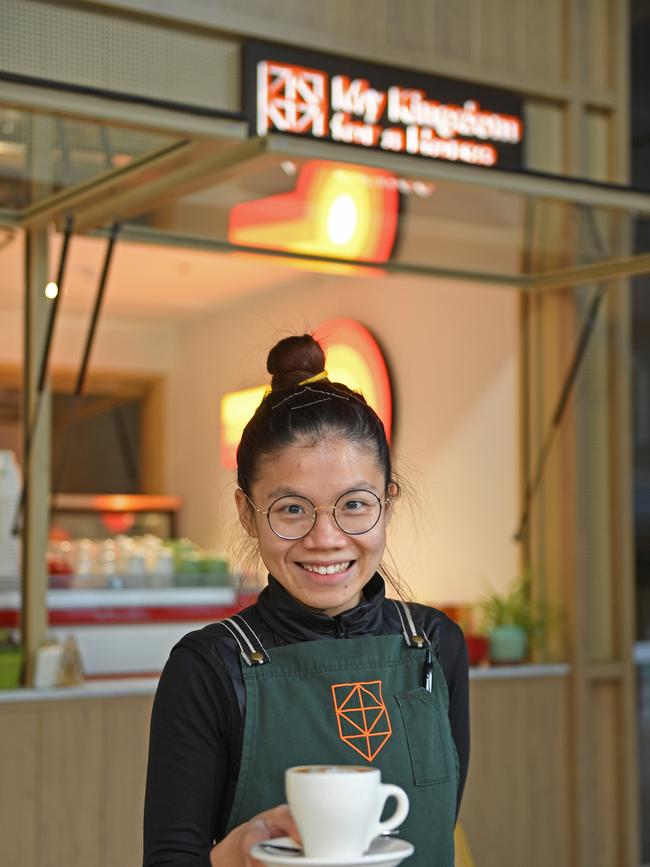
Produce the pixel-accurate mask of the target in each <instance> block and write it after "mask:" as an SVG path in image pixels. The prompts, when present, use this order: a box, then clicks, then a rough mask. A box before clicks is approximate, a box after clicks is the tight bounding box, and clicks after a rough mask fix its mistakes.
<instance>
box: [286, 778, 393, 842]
mask: <svg viewBox="0 0 650 867" xmlns="http://www.w3.org/2000/svg"><path fill="white" fill-rule="evenodd" d="M285 787H286V793H287V802H288V804H289V808H290V810H291V813H292V815H293V817H294V819H295V821H296V825H297V826H298V830H299V831H300V837H301V839H302V845H303V851H304V853H305V855H306V856H307V857H308V858H328V857H330V856H333V857H335V858H342V857H346V856H347V857H352V858H356V857H360V856H361V855H363V854H364V852H365V851H366V850H367V849H368V847H369V846H370V843H371V842H372V840H373V839H374V838H375V837H376V836H377V835H378V834H382V833H385V832H386V831H392V830H393V829H394V828H397V827H398V825H401V824H402V822H403V821H404V819H406V817H407V815H408V811H409V800H408V796H407V794H406V792H405V791H404V790H403V789H400V787H399V786H393V785H389V784H386V783H382V782H381V773H380V771H379V769H378V768H367V767H362V766H357V765H302V766H298V767H294V768H288V769H287V771H286V772H285ZM391 797H392V798H395V800H396V801H397V809H396V810H395V812H394V813H393V815H392V816H390V818H388V819H386V820H384V821H383V822H381V821H380V817H381V814H382V810H383V808H384V804H385V803H386V801H387V800H388V798H391Z"/></svg>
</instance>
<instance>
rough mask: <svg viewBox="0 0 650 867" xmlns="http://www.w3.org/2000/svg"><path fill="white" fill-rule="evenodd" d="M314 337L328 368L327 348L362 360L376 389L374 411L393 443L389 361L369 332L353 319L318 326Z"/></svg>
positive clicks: (366, 396)
mask: <svg viewBox="0 0 650 867" xmlns="http://www.w3.org/2000/svg"><path fill="white" fill-rule="evenodd" d="M314 337H315V338H316V340H318V341H319V343H320V344H321V345H322V347H323V349H324V350H325V358H326V362H325V363H326V364H327V356H328V347H331V346H333V345H335V344H343V345H347V346H350V347H352V348H353V349H356V350H357V351H358V352H359V354H360V355H361V356H362V357H363V360H364V363H365V365H366V368H367V371H368V374H369V376H370V378H371V380H372V383H373V385H374V388H375V394H376V401H375V405H374V406H373V409H374V410H375V412H376V413H377V415H378V416H379V418H380V419H381V420H382V422H383V425H384V429H385V431H386V437H387V438H388V441H389V442H390V441H391V439H392V434H393V389H392V384H391V381H390V375H389V373H388V367H387V366H386V360H385V358H384V355H383V353H382V351H381V349H380V347H379V345H378V343H377V341H376V340H375V338H374V337H373V336H372V334H371V333H370V331H368V329H367V328H364V326H363V325H361V324H360V323H359V322H357V321H355V320H354V319H346V318H338V319H330V320H328V321H327V322H323V323H322V325H319V326H318V328H317V329H316V331H315V332H314ZM364 397H365V398H366V399H368V397H369V395H367V394H364Z"/></svg>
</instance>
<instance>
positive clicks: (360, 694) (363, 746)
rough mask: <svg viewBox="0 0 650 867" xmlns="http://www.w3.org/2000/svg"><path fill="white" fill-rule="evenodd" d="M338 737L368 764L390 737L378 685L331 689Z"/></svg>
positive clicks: (346, 685)
mask: <svg viewBox="0 0 650 867" xmlns="http://www.w3.org/2000/svg"><path fill="white" fill-rule="evenodd" d="M332 698H333V699H334V710H335V711H336V720H337V722H338V726H339V736H340V738H341V740H342V741H343V742H344V743H346V744H347V745H348V746H349V747H352V749H353V750H356V751H357V752H358V753H359V754H360V755H362V756H363V757H364V759H367V760H368V761H369V762H371V761H372V760H373V759H374V758H375V756H376V755H377V753H378V752H379V751H380V750H381V749H382V748H383V747H384V745H385V744H386V741H387V740H388V739H389V737H390V736H391V735H392V733H393V729H392V728H391V724H390V719H389V717H388V710H387V708H386V705H385V704H384V699H383V698H382V695H381V681H380V680H369V681H365V682H357V683H335V684H333V685H332Z"/></svg>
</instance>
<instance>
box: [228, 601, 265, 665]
mask: <svg viewBox="0 0 650 867" xmlns="http://www.w3.org/2000/svg"><path fill="white" fill-rule="evenodd" d="M237 621H239V623H238V622H237ZM219 623H220V625H221V626H223V627H224V628H225V629H227V630H228V632H229V633H230V634H231V635H232V637H233V638H234V639H235V641H236V642H237V646H238V647H239V653H240V654H241V657H242V659H243V660H244V662H245V663H246V665H248V666H252V665H264V663H265V662H270V657H269V655H268V653H267V652H266V650H265V649H264V645H263V644H262V642H261V641H260V639H259V636H258V635H257V634H256V632H255V630H254V629H253V627H252V626H251V625H250V623H248V622H247V621H246V620H244V618H243V617H241V616H240V615H239V614H235V616H234V617H227V618H226V619H225V620H220V621H219ZM240 623H241V624H243V626H245V627H246V630H244V629H242V627H241V626H240V625H239V624H240ZM247 632H248V634H247ZM251 638H252V640H251ZM256 645H257V646H256Z"/></svg>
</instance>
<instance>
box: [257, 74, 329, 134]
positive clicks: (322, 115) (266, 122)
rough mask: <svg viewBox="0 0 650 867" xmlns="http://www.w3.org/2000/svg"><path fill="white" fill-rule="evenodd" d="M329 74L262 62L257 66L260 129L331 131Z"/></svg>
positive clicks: (263, 130) (258, 124)
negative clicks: (328, 127)
mask: <svg viewBox="0 0 650 867" xmlns="http://www.w3.org/2000/svg"><path fill="white" fill-rule="evenodd" d="M327 85H328V76H327V75H326V74H325V73H324V72H320V71H319V70H318V69H305V68H303V67H302V66H292V65H291V64H289V63H276V62H275V61H265V60H263V61H261V62H260V63H258V65H257V88H258V105H257V132H258V134H259V135H266V133H267V132H268V130H270V129H278V130H280V131H281V132H293V133H308V132H311V134H312V135H313V136H316V137H317V138H323V136H325V135H326V134H327V122H328V117H329V115H328V112H329V108H328V86H327Z"/></svg>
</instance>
